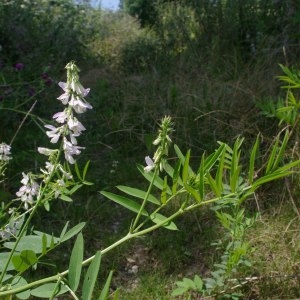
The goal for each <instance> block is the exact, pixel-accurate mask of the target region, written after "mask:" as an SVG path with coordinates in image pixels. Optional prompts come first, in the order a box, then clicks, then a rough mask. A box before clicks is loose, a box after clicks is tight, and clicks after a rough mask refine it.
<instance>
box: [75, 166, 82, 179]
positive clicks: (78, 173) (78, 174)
mask: <svg viewBox="0 0 300 300" xmlns="http://www.w3.org/2000/svg"><path fill="white" fill-rule="evenodd" d="M74 167H75V172H76V175H77V177H78V179H80V180H81V181H82V180H83V178H82V177H81V174H80V171H79V168H78V164H77V163H75V165H74Z"/></svg>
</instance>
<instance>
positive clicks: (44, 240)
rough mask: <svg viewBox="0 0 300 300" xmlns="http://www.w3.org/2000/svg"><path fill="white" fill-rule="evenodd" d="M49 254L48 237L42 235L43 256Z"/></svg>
mask: <svg viewBox="0 0 300 300" xmlns="http://www.w3.org/2000/svg"><path fill="white" fill-rule="evenodd" d="M46 253H47V235H46V234H43V235H42V254H43V255H45V254H46Z"/></svg>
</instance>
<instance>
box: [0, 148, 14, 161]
mask: <svg viewBox="0 0 300 300" xmlns="http://www.w3.org/2000/svg"><path fill="white" fill-rule="evenodd" d="M10 149H11V147H10V146H9V145H7V144H5V143H1V144H0V161H4V162H7V161H9V160H10V159H11V157H10V155H11V153H10Z"/></svg>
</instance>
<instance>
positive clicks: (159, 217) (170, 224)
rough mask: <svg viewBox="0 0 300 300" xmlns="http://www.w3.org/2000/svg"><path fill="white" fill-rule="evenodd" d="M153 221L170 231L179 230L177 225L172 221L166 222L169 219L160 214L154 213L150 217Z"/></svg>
mask: <svg viewBox="0 0 300 300" xmlns="http://www.w3.org/2000/svg"><path fill="white" fill-rule="evenodd" d="M150 218H151V220H152V221H153V222H154V223H155V224H161V226H162V227H164V228H166V229H169V230H178V228H177V226H176V224H175V223H174V222H172V221H166V220H167V217H165V216H163V215H161V214H159V213H153V214H152V215H151V216H150Z"/></svg>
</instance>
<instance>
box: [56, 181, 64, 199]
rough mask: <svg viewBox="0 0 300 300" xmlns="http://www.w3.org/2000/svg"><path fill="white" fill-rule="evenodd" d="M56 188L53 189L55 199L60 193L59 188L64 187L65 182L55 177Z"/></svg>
mask: <svg viewBox="0 0 300 300" xmlns="http://www.w3.org/2000/svg"><path fill="white" fill-rule="evenodd" d="M56 182H57V185H58V186H57V188H56V190H55V194H54V197H55V198H56V199H57V198H58V197H59V195H60V194H61V188H63V187H65V186H66V184H65V182H64V181H63V180H62V179H57V181H56Z"/></svg>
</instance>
